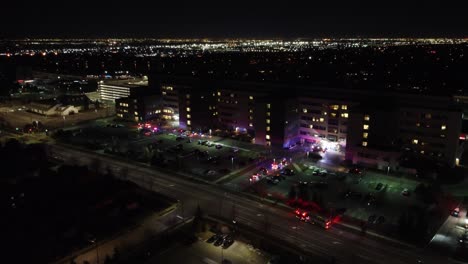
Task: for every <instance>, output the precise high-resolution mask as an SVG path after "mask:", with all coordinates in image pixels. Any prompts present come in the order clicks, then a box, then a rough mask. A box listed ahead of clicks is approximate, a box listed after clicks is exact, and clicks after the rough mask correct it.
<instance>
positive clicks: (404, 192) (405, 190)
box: [401, 188, 410, 196]
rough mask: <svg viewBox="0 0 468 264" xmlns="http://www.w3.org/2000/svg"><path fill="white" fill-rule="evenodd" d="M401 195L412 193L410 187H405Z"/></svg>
mask: <svg viewBox="0 0 468 264" xmlns="http://www.w3.org/2000/svg"><path fill="white" fill-rule="evenodd" d="M401 195H403V196H409V195H410V191H409V190H408V188H405V189H403V191H401Z"/></svg>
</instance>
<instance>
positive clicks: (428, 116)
mask: <svg viewBox="0 0 468 264" xmlns="http://www.w3.org/2000/svg"><path fill="white" fill-rule="evenodd" d="M424 117H425V118H426V119H431V118H432V115H431V114H430V113H428V114H425V115H424Z"/></svg>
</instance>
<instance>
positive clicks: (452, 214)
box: [450, 207, 460, 217]
mask: <svg viewBox="0 0 468 264" xmlns="http://www.w3.org/2000/svg"><path fill="white" fill-rule="evenodd" d="M450 215H451V216H454V217H458V216H459V215H460V208H458V207H457V208H455V209H453V210H452V212H451V213H450Z"/></svg>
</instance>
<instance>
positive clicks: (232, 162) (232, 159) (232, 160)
mask: <svg viewBox="0 0 468 264" xmlns="http://www.w3.org/2000/svg"><path fill="white" fill-rule="evenodd" d="M231 164H232V169H234V157H231Z"/></svg>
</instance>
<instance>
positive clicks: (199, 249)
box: [147, 232, 269, 264]
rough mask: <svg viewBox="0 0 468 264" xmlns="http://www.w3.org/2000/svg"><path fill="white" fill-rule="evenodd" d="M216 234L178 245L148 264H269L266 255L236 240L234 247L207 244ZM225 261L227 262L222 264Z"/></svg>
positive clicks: (209, 233) (212, 243)
mask: <svg viewBox="0 0 468 264" xmlns="http://www.w3.org/2000/svg"><path fill="white" fill-rule="evenodd" d="M213 235H214V234H213V233H211V232H205V233H203V234H201V235H200V240H198V241H196V242H195V243H193V244H191V245H189V246H187V245H178V246H176V247H174V248H171V249H170V250H168V251H165V252H164V253H162V254H160V255H158V256H156V257H154V258H152V259H151V260H149V261H148V262H147V263H148V264H150V263H187V264H211V263H213V264H214V263H236V264H248V263H267V262H268V259H269V258H268V257H267V255H265V253H263V252H261V251H260V250H258V249H255V248H254V247H252V246H251V245H248V244H246V243H244V242H242V241H237V240H235V241H234V242H233V244H232V245H230V246H229V247H227V248H223V245H217V246H215V245H214V243H215V242H211V243H208V242H206V241H207V240H208V239H209V238H210V237H211V236H213ZM222 260H225V262H222Z"/></svg>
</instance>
